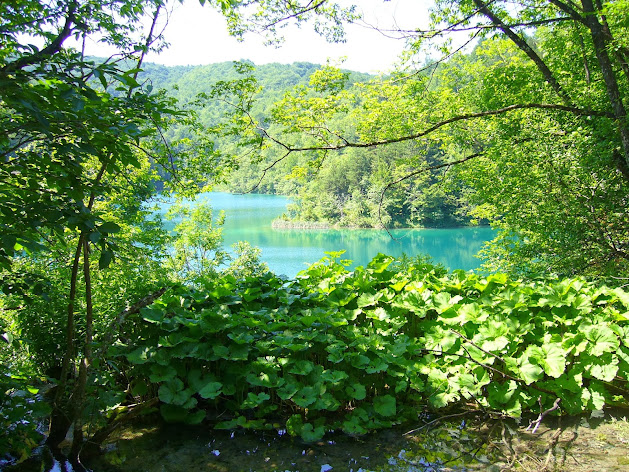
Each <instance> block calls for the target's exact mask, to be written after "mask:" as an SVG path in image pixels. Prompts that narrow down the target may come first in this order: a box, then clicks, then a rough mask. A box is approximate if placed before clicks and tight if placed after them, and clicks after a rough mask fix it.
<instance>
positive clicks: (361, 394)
mask: <svg viewBox="0 0 629 472" xmlns="http://www.w3.org/2000/svg"><path fill="white" fill-rule="evenodd" d="M345 392H346V393H347V394H348V395H349V396H350V397H351V398H353V399H354V400H364V399H365V397H366V396H367V390H366V389H365V386H364V385H362V384H359V383H352V384H350V385H348V386H347V387H345Z"/></svg>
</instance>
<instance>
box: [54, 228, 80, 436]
mask: <svg viewBox="0 0 629 472" xmlns="http://www.w3.org/2000/svg"><path fill="white" fill-rule="evenodd" d="M84 239H85V235H84V233H81V235H80V236H79V242H78V243H77V246H76V252H75V253H74V260H73V262H72V272H71V275H70V294H69V300H68V318H67V322H66V323H67V324H66V351H65V354H64V356H63V363H62V365H61V375H60V376H59V383H58V384H57V387H56V388H57V392H56V394H55V399H54V403H53V409H52V413H51V415H50V425H49V430H48V438H47V439H46V442H47V443H48V444H49V445H51V446H52V447H53V448H56V447H57V445H58V444H59V443H60V442H61V441H63V439H64V438H65V437H66V434H67V432H68V429H69V428H70V425H71V424H72V418H71V417H70V412H69V405H68V401H67V398H68V397H67V395H66V390H67V388H68V376H69V373H70V368H71V366H72V364H73V361H74V359H75V355H74V303H75V300H76V285H77V279H78V274H79V263H80V260H81V252H82V250H83V240H84ZM73 370H74V369H73Z"/></svg>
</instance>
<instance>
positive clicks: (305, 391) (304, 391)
mask: <svg viewBox="0 0 629 472" xmlns="http://www.w3.org/2000/svg"><path fill="white" fill-rule="evenodd" d="M317 397H318V392H317V390H315V388H314V387H303V388H301V389H300V390H299V391H298V392H297V393H296V394H295V395H293V397H292V401H293V402H294V403H295V404H296V405H298V406H300V407H302V408H306V407H308V406H309V405H312V404H313V403H314V402H315V401H317Z"/></svg>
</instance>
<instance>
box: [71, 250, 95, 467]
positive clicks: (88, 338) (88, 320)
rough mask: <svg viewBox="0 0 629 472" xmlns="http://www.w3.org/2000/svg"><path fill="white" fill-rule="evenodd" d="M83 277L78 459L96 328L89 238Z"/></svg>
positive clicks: (77, 395) (75, 455) (74, 457)
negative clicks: (83, 327)
mask: <svg viewBox="0 0 629 472" xmlns="http://www.w3.org/2000/svg"><path fill="white" fill-rule="evenodd" d="M83 278H84V281H85V346H84V348H83V359H82V360H81V366H80V368H79V378H78V380H77V383H76V388H75V391H74V394H73V395H72V400H73V403H74V405H75V411H74V438H73V441H72V449H71V451H70V459H72V460H78V458H79V453H80V452H81V447H82V446H83V415H82V412H83V405H84V403H85V387H86V385H87V373H88V371H89V367H90V364H91V363H92V341H93V337H94V334H93V330H94V309H93V306H92V277H91V274H90V248H89V241H88V240H87V238H84V239H83Z"/></svg>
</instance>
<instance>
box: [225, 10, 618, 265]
mask: <svg viewBox="0 0 629 472" xmlns="http://www.w3.org/2000/svg"><path fill="white" fill-rule="evenodd" d="M270 3H271V4H272V6H270V5H269V4H268V2H264V4H263V3H260V2H247V7H246V8H241V7H240V5H239V4H236V5H234V6H233V19H234V21H237V20H238V21H241V22H242V27H243V28H245V29H246V28H249V29H251V28H254V29H255V28H258V26H256V25H257V24H258V20H260V18H264V21H266V23H267V24H270V25H274V26H275V27H277V26H278V25H281V24H284V23H286V22H290V21H293V20H295V21H298V22H300V21H305V20H306V19H307V18H308V17H316V18H319V19H320V20H321V21H323V22H324V23H325V24H327V25H328V26H331V27H332V28H333V30H335V31H336V29H335V26H334V25H338V22H342V21H344V20H343V19H342V18H341V17H342V16H343V15H346V16H345V17H344V18H345V21H346V20H348V19H350V18H349V16H348V15H351V14H352V10H351V9H350V10H342V9H340V8H339V7H338V6H335V5H333V4H332V2H318V3H317V4H316V5H315V4H313V3H309V2H302V3H299V2H293V3H291V5H290V7H286V8H283V6H282V5H281V2H270ZM254 6H257V7H258V8H259V10H255V11H256V12H255V13H251V12H252V9H253V8H254ZM324 6H325V8H324ZM626 7H627V5H626V2H622V1H611V2H607V3H604V4H603V3H596V2H595V3H593V2H590V1H589V0H584V1H583V2H581V3H575V2H563V1H555V0H551V1H533V2H519V3H516V4H513V3H512V2H502V1H494V2H488V3H484V2H482V1H481V0H471V1H438V2H436V3H435V5H434V7H433V8H432V10H431V25H430V27H429V28H428V29H414V30H408V31H398V33H399V34H400V35H401V36H403V37H404V38H406V40H407V43H408V48H407V51H406V55H405V61H406V62H405V67H403V68H401V69H400V70H398V71H396V72H394V73H393V74H392V76H391V77H390V78H384V79H381V80H374V81H371V82H369V83H367V84H365V85H364V86H361V87H359V88H352V89H347V88H346V87H343V86H340V87H339V84H340V83H342V82H339V81H342V80H343V78H342V76H341V75H339V73H340V71H338V70H336V69H334V68H327V69H323V70H322V72H321V73H320V74H319V75H318V76H317V77H314V76H313V81H311V84H310V86H309V87H307V88H305V89H304V88H302V89H297V90H295V92H293V93H291V94H287V95H286V96H285V97H284V98H283V99H282V100H281V101H280V102H278V104H277V106H276V107H275V109H274V110H273V112H272V113H270V116H269V117H268V118H266V119H264V120H256V119H254V118H255V117H252V116H251V115H250V114H248V113H249V110H247V109H241V110H239V113H241V114H242V115H243V116H245V117H246V119H243V120H241V123H242V124H243V131H245V130H248V132H250V133H251V134H250V136H254V137H256V138H257V139H253V141H250V142H249V143H252V142H253V143H254V145H255V146H256V149H261V150H264V152H269V155H270V157H266V158H265V157H260V159H261V160H264V159H266V160H267V162H268V167H267V169H271V168H272V167H274V166H275V165H276V164H277V163H278V162H280V161H282V160H284V159H288V158H289V156H292V155H294V154H296V153H310V156H311V159H312V163H313V164H312V167H314V168H318V167H319V166H320V165H321V163H322V162H323V161H325V159H326V158H327V156H328V155H329V154H330V153H331V152H336V151H343V150H349V149H352V150H368V149H371V148H374V147H386V146H397V145H400V143H410V142H412V143H414V145H413V148H412V151H410V152H406V153H404V155H403V156H402V157H400V158H399V160H398V162H404V164H406V165H407V171H406V172H403V173H401V174H400V175H399V176H398V177H397V178H390V179H389V181H388V183H387V185H385V187H384V192H383V193H382V194H381V199H382V200H383V199H384V198H385V197H386V195H387V192H389V191H393V190H392V189H393V188H394V186H396V185H400V184H401V183H402V182H404V181H406V180H409V179H412V178H417V177H419V176H422V175H423V174H425V173H426V172H429V171H430V170H432V169H435V168H439V169H442V168H447V169H449V172H450V173H451V174H454V176H455V180H456V181H458V182H464V183H465V184H466V185H468V186H469V187H470V188H471V189H472V190H471V192H470V193H469V195H468V198H469V201H470V202H471V203H473V204H474V205H475V206H476V208H477V209H476V210H475V211H476V213H477V215H478V216H479V217H482V218H486V219H488V220H489V221H490V222H491V223H492V224H494V225H495V226H496V227H498V228H500V229H501V230H502V232H501V235H500V237H499V238H498V239H497V240H496V241H495V244H494V245H493V247H492V248H490V250H489V255H490V260H491V261H492V267H494V268H502V269H510V270H515V271H524V272H526V271H528V272H530V271H533V272H546V271H556V272H560V273H577V272H578V273H596V274H601V273H606V274H616V273H623V272H625V271H626V264H627V256H628V253H627V237H628V233H627V229H628V228H627V223H626V222H627V218H626V216H627V215H626V198H627V179H628V177H629V172H628V171H627V169H628V163H629V140H628V137H629V128H628V125H627V116H626V97H627V90H628V86H629V66H628V65H627V60H628V58H629V48H628V45H627V41H626V38H627V24H626V14H625V13H626ZM247 15H253V18H252V17H250V16H247ZM265 31H267V30H265ZM269 31H272V28H271V29H270V30H269ZM389 33H391V32H389ZM243 103H246V101H243ZM350 103H351V104H356V103H359V104H360V105H359V106H358V107H354V106H348V104H350ZM267 149H272V150H273V151H268V150H267ZM436 150H437V151H439V152H440V153H442V155H443V156H444V158H443V159H441V160H440V161H439V162H434V161H432V162H431V161H430V159H429V158H428V157H429V156H430V155H431V154H433V153H434V152H435V151H436ZM462 164H464V165H462Z"/></svg>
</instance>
